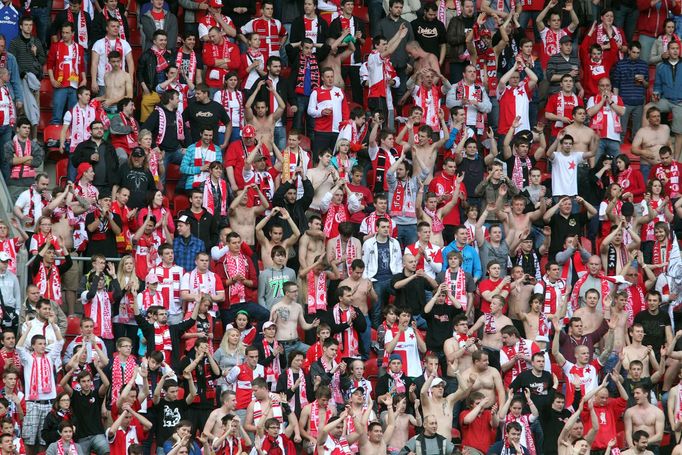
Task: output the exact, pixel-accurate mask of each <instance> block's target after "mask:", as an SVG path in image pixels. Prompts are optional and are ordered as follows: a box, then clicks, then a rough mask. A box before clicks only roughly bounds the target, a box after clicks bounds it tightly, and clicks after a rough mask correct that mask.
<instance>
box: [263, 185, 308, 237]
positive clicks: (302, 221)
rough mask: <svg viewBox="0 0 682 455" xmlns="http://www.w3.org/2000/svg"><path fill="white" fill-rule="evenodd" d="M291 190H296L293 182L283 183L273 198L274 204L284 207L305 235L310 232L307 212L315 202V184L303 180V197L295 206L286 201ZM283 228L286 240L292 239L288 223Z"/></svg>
mask: <svg viewBox="0 0 682 455" xmlns="http://www.w3.org/2000/svg"><path fill="white" fill-rule="evenodd" d="M291 188H296V184H295V183H291V182H284V183H282V184H281V185H280V186H279V188H277V191H275V195H274V196H273V197H272V203H273V205H274V206H275V207H284V208H285V209H287V212H289V215H291V219H292V220H294V223H296V226H297V227H298V230H299V231H301V233H303V232H305V231H306V230H308V217H306V215H305V211H306V210H308V208H309V207H310V204H311V203H312V202H313V196H315V190H314V189H313V184H312V183H310V180H308V179H307V178H306V179H305V180H303V197H302V198H301V199H298V200H297V201H296V202H294V203H293V204H289V203H288V202H286V200H285V199H284V195H285V194H286V193H287V191H289V190H290V189H291ZM283 227H284V238H287V237H290V236H291V234H292V232H291V228H290V227H289V225H288V223H283Z"/></svg>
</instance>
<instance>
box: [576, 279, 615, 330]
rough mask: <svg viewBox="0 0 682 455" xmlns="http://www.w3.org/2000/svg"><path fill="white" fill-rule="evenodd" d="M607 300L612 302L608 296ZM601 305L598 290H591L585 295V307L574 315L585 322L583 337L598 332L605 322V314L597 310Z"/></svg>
mask: <svg viewBox="0 0 682 455" xmlns="http://www.w3.org/2000/svg"><path fill="white" fill-rule="evenodd" d="M605 300H607V301H608V300H610V298H609V297H608V296H607V297H605ZM598 304H599V291H597V290H596V289H589V290H588V291H587V292H586V293H585V306H584V307H582V308H579V309H578V310H576V311H575V312H574V313H573V316H574V317H576V318H580V320H581V321H582V322H583V335H588V334H590V333H592V332H594V331H596V330H597V329H598V328H599V326H601V325H602V322H603V321H604V313H603V312H602V311H598V310H597V306H598Z"/></svg>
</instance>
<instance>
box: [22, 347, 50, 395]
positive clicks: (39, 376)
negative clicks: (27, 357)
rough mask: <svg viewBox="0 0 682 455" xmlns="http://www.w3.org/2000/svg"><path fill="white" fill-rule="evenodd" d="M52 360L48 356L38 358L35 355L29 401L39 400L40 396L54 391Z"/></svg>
mask: <svg viewBox="0 0 682 455" xmlns="http://www.w3.org/2000/svg"><path fill="white" fill-rule="evenodd" d="M52 370H53V368H52V364H51V363H50V359H48V358H47V355H46V354H43V355H42V356H40V357H38V355H37V354H35V353H34V354H33V365H32V366H31V381H30V382H31V383H30V384H29V385H28V387H29V389H28V399H29V400H31V401H33V400H39V399H40V398H39V397H40V394H41V393H42V394H45V395H47V394H50V393H51V392H52V389H53V383H54V376H53V374H54V373H53V371H52Z"/></svg>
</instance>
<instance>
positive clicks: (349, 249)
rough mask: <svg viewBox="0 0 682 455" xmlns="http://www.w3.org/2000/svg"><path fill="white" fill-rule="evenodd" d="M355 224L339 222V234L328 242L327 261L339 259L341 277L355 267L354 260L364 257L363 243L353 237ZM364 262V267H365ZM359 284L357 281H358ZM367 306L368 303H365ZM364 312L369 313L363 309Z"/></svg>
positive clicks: (347, 274)
mask: <svg viewBox="0 0 682 455" xmlns="http://www.w3.org/2000/svg"><path fill="white" fill-rule="evenodd" d="M353 230H354V229H353V225H352V224H351V223H349V222H343V223H340V224H339V235H338V236H336V237H334V238H333V239H329V241H328V242H327V261H328V262H329V263H330V264H331V263H332V261H334V260H335V259H336V260H338V261H339V273H340V274H341V279H345V278H347V277H348V276H349V275H350V274H351V271H352V269H353V262H354V261H355V260H356V259H361V258H362V244H361V243H360V240H358V239H357V238H355V237H353ZM364 268H365V267H364V264H363V265H362V269H364ZM356 284H357V283H356ZM364 306H365V308H366V307H367V305H366V304H365V305H364ZM363 313H364V314H367V313H366V312H365V311H363Z"/></svg>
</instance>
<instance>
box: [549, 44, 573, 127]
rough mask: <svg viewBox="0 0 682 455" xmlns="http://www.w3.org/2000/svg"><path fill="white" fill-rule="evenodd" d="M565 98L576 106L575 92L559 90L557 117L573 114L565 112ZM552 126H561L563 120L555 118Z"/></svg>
mask: <svg viewBox="0 0 682 455" xmlns="http://www.w3.org/2000/svg"><path fill="white" fill-rule="evenodd" d="M547 36H549V33H547ZM566 98H571V100H572V102H571V103H569V104H570V105H571V106H573V107H575V106H578V96H577V95H576V94H575V93H571V94H570V95H566V94H564V92H559V94H558V95H557V107H556V115H557V116H558V117H568V116H569V115H571V116H572V115H573V113H572V112H570V111H569V112H566V104H567V103H566ZM554 126H556V127H557V128H562V127H563V126H564V122H562V121H561V120H557V121H556V122H554Z"/></svg>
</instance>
